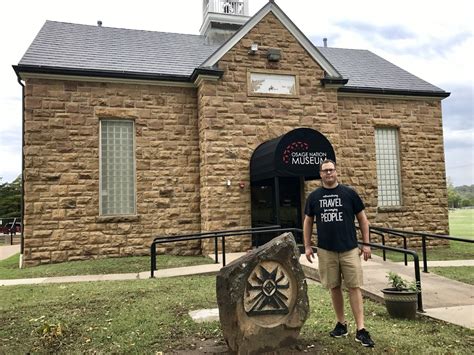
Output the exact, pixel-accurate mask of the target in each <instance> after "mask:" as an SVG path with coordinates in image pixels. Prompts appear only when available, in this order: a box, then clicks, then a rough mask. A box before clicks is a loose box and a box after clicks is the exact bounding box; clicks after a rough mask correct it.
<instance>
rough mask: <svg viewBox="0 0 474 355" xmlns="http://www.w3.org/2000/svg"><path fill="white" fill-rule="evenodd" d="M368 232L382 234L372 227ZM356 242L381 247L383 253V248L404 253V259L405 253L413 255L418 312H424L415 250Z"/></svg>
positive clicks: (418, 264) (417, 258) (418, 265)
mask: <svg viewBox="0 0 474 355" xmlns="http://www.w3.org/2000/svg"><path fill="white" fill-rule="evenodd" d="M370 233H374V234H377V235H380V236H382V233H379V232H377V231H374V230H373V229H372V227H371V228H370ZM358 243H359V245H368V246H370V247H373V248H377V249H382V250H383V252H384V253H385V250H390V251H394V252H397V253H403V254H404V255H405V260H406V259H407V255H411V256H413V264H414V266H415V282H416V288H417V290H418V294H417V296H418V311H419V312H424V310H423V296H422V293H421V273H420V259H419V257H418V254H417V252H416V251H413V250H409V249H406V248H397V247H390V246H387V245H384V244H377V243H363V242H358ZM384 260H385V259H384ZM405 265H406V264H405Z"/></svg>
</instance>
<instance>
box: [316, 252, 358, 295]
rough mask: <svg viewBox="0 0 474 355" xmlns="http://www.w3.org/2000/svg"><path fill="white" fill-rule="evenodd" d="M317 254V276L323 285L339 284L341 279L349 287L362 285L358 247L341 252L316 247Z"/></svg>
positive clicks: (329, 286) (330, 286) (334, 285)
mask: <svg viewBox="0 0 474 355" xmlns="http://www.w3.org/2000/svg"><path fill="white" fill-rule="evenodd" d="M317 254H318V261H319V277H320V279H321V283H322V284H323V286H324V287H326V288H329V289H331V288H334V287H338V286H341V281H342V279H343V280H344V284H345V286H346V287H349V288H353V287H361V286H362V285H363V276H362V265H361V262H360V256H359V248H354V249H352V250H349V251H345V252H342V253H338V252H334V251H329V250H325V249H321V248H318V249H317ZM341 276H342V277H341Z"/></svg>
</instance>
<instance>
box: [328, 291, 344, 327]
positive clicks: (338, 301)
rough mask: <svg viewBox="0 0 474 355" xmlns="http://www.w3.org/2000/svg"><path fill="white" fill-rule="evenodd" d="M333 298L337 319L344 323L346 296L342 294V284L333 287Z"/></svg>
mask: <svg viewBox="0 0 474 355" xmlns="http://www.w3.org/2000/svg"><path fill="white" fill-rule="evenodd" d="M331 300H332V306H333V308H334V312H335V313H336V318H337V321H338V322H339V323H341V324H344V323H345V321H346V317H345V316H344V297H343V295H342V289H341V286H337V287H334V288H331Z"/></svg>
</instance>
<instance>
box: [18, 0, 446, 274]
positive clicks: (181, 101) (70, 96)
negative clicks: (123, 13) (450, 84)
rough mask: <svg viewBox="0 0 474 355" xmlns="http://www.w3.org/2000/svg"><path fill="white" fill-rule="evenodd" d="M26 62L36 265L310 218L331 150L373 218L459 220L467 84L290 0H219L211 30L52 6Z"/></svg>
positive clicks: (206, 12) (211, 5)
mask: <svg viewBox="0 0 474 355" xmlns="http://www.w3.org/2000/svg"><path fill="white" fill-rule="evenodd" d="M14 70H15V71H16V73H17V76H18V78H19V82H20V84H21V85H22V86H23V97H24V114H23V123H24V124H23V139H24V144H23V178H24V235H23V248H22V251H23V260H24V262H25V264H26V265H34V264H39V263H51V262H62V261H66V260H80V259H87V258H96V257H106V256H122V255H146V254H148V253H149V246H150V242H151V240H152V238H153V237H155V236H159V235H172V234H177V233H196V232H201V231H210V230H222V229H232V228H239V227H250V226H259V225H265V224H274V223H280V224H281V225H282V226H289V227H301V225H302V217H303V216H302V205H303V203H304V197H305V194H307V193H308V192H309V191H310V190H311V189H313V188H314V187H315V186H317V185H318V179H319V174H318V168H317V164H318V163H319V161H320V160H321V159H323V158H324V157H333V158H335V159H337V163H338V166H339V176H340V180H341V182H343V183H345V184H349V185H351V186H353V187H355V188H356V189H357V190H358V191H359V193H360V195H361V196H362V198H363V199H364V201H365V202H366V206H367V214H368V217H369V220H370V221H371V223H372V224H373V225H378V226H386V227H392V228H409V229H413V230H418V231H426V232H431V233H448V218H447V214H448V210H447V192H446V179H445V165H444V150H443V133H442V117H441V100H442V99H443V98H445V97H447V96H448V95H449V93H447V92H445V91H443V90H442V89H440V88H438V87H436V86H434V85H431V84H429V83H427V82H426V81H423V80H421V79H419V78H417V77H415V76H414V75H412V74H410V73H408V72H406V71H404V70H402V69H400V68H399V67H397V66H395V65H394V64H392V63H390V62H388V61H386V60H384V59H382V58H380V57H378V56H377V55H375V54H374V53H371V52H369V51H366V50H354V49H340V48H330V47H326V46H324V47H316V46H314V44H313V43H311V42H310V41H309V40H308V38H307V37H306V36H305V35H304V34H303V33H302V32H301V31H300V30H299V29H298V27H297V26H296V25H295V24H294V23H293V22H292V21H291V20H290V19H289V18H288V17H287V16H286V14H285V13H284V12H283V11H282V10H281V8H280V7H278V5H277V4H275V3H274V2H273V1H270V2H269V3H268V4H266V5H265V6H264V7H263V8H262V9H261V10H260V11H258V12H257V13H256V14H255V15H254V16H252V17H249V14H248V0H243V1H242V0H241V1H224V0H211V1H209V0H204V1H203V25H202V27H201V34H200V35H188V34H175V33H163V32H150V31H139V30H128V29H120V28H108V27H105V26H102V25H101V24H100V23H99V24H98V26H86V25H78V24H71V23H62V22H52V21H47V22H46V23H45V24H44V26H43V28H42V29H41V30H40V32H39V34H38V35H37V37H36V38H35V40H34V41H33V43H32V44H31V46H30V47H29V49H28V50H27V52H26V53H25V55H24V56H23V58H22V59H21V60H20V62H19V64H18V65H16V66H14ZM258 243H259V241H258V240H256V238H253V237H251V236H247V237H240V238H234V239H232V240H229V241H228V243H227V245H226V246H227V248H228V249H230V250H246V249H248V248H251V247H252V245H256V244H258ZM169 248H170V249H173V250H171V252H176V253H183V254H199V253H201V252H205V251H207V250H208V249H209V248H208V245H206V244H205V243H203V244H201V243H198V242H193V243H188V244H185V245H172V246H170V247H169ZM160 251H164V250H163V249H162V250H160ZM168 251H170V250H168Z"/></svg>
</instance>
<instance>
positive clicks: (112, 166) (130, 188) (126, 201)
mask: <svg viewBox="0 0 474 355" xmlns="http://www.w3.org/2000/svg"><path fill="white" fill-rule="evenodd" d="M134 132H135V129H134V123H133V121H129V120H101V121H100V214H101V215H122V214H135V144H134Z"/></svg>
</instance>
